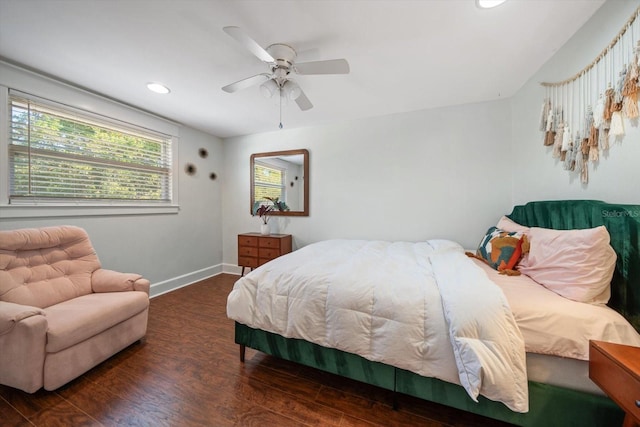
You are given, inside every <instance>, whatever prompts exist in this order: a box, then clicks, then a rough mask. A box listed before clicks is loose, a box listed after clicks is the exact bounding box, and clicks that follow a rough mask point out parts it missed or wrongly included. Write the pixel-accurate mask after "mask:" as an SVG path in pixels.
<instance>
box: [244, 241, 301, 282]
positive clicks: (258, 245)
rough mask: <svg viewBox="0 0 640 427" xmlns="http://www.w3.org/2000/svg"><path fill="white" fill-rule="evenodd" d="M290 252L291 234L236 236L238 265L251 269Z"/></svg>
mask: <svg viewBox="0 0 640 427" xmlns="http://www.w3.org/2000/svg"><path fill="white" fill-rule="evenodd" d="M289 252H291V234H260V233H242V234H238V265H239V266H241V267H242V275H243V276H244V269H245V268H246V267H249V269H253V268H256V267H259V266H261V265H262V264H265V263H267V262H269V261H271V260H272V259H275V258H278V257H279V256H281V255H284V254H288V253H289Z"/></svg>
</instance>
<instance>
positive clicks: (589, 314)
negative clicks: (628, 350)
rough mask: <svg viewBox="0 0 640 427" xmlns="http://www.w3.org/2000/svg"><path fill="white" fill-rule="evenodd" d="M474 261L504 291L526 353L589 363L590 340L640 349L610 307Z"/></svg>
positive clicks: (639, 339)
mask: <svg viewBox="0 0 640 427" xmlns="http://www.w3.org/2000/svg"><path fill="white" fill-rule="evenodd" d="M473 261H474V262H475V263H476V264H477V265H478V266H480V267H481V268H482V269H483V270H484V271H485V272H486V273H487V275H488V276H489V278H490V279H491V280H492V281H493V282H494V283H496V284H497V285H498V286H499V287H500V288H501V289H502V291H503V293H504V295H505V296H506V298H507V301H508V302H509V306H510V307H511V310H512V311H513V314H514V316H515V319H516V323H517V324H518V327H519V328H520V332H522V336H523V337H524V341H525V350H526V351H527V353H537V354H547V355H553V356H561V357H568V358H572V359H578V360H589V340H600V341H609V342H614V343H618V344H626V345H633V346H638V347H640V334H638V333H637V332H636V330H635V329H634V328H633V326H631V324H629V322H628V321H627V320H626V319H625V318H624V317H622V315H620V314H619V313H618V312H616V311H615V310H613V309H611V308H609V307H608V306H606V305H603V304H586V303H581V302H576V301H572V300H570V299H567V298H564V297H562V296H560V295H558V294H556V293H554V292H552V291H550V290H549V289H547V288H545V287H544V286H542V285H540V284H539V283H537V282H535V281H534V280H533V279H531V278H530V277H529V276H526V275H524V274H523V275H520V276H507V275H502V274H498V272H497V271H496V270H493V269H492V268H491V267H489V266H488V265H487V264H485V263H483V262H482V261H480V260H477V259H474V260H473Z"/></svg>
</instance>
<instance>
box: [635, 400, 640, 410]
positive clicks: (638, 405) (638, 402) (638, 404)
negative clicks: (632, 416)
mask: <svg viewBox="0 0 640 427" xmlns="http://www.w3.org/2000/svg"><path fill="white" fill-rule="evenodd" d="M636 406H637V407H638V408H640V400H636Z"/></svg>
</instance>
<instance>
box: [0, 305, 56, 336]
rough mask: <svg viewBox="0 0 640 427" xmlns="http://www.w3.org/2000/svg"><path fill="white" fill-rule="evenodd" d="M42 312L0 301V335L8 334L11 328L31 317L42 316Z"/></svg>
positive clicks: (38, 309) (35, 308) (26, 306)
mask: <svg viewBox="0 0 640 427" xmlns="http://www.w3.org/2000/svg"><path fill="white" fill-rule="evenodd" d="M44 315H45V314H44V311H42V309H40V308H38V307H32V306H30V305H22V304H15V303H12V302H7V301H0V335H4V334H8V333H9V332H11V330H12V329H13V327H14V326H15V325H16V324H17V323H18V322H20V321H21V320H24V319H26V318H28V317H31V316H44Z"/></svg>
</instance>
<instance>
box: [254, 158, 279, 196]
mask: <svg viewBox="0 0 640 427" xmlns="http://www.w3.org/2000/svg"><path fill="white" fill-rule="evenodd" d="M253 176H254V200H253V202H254V203H255V202H258V201H262V200H266V198H267V197H270V198H272V199H274V198H276V197H277V198H278V199H280V200H282V201H283V202H286V200H285V191H284V189H285V185H284V183H285V181H284V179H285V177H284V171H283V170H282V169H278V168H276V167H273V166H271V165H267V164H265V163H259V162H257V161H256V162H255V164H254V169H253Z"/></svg>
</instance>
